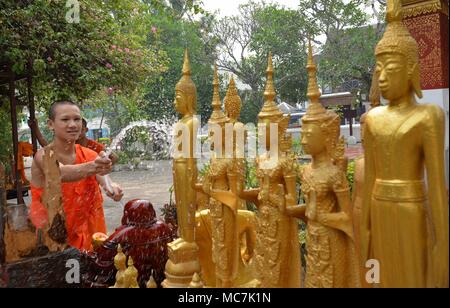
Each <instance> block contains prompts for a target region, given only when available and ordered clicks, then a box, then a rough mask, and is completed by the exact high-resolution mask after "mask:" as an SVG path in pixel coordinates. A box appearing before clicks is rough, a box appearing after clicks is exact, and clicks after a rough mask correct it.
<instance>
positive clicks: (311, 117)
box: [301, 41, 340, 156]
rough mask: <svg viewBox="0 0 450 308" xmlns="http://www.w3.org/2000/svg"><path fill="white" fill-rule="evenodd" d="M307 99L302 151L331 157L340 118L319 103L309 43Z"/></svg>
mask: <svg viewBox="0 0 450 308" xmlns="http://www.w3.org/2000/svg"><path fill="white" fill-rule="evenodd" d="M307 69H308V79H309V81H308V94H307V96H308V98H309V100H310V104H309V106H308V109H307V110H306V114H305V115H304V116H303V118H302V129H301V143H302V146H303V149H304V151H305V152H306V153H307V154H310V155H312V156H314V155H317V154H320V153H323V152H324V151H326V152H327V153H328V154H329V155H331V156H333V155H334V151H335V150H336V146H337V144H338V138H339V132H340V118H339V115H337V114H336V113H335V112H333V111H331V110H326V109H325V108H324V107H323V106H322V104H321V103H320V101H319V98H320V96H321V93H320V90H319V87H318V86H317V80H316V74H317V68H316V65H315V63H314V60H313V55H312V47H311V41H310V42H309V46H308V65H307Z"/></svg>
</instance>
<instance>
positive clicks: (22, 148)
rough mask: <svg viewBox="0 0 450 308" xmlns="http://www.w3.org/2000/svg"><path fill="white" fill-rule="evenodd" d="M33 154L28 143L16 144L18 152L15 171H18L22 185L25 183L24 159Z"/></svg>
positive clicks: (31, 146)
mask: <svg viewBox="0 0 450 308" xmlns="http://www.w3.org/2000/svg"><path fill="white" fill-rule="evenodd" d="M33 154H34V152H33V145H32V144H30V143H28V142H22V141H21V142H19V143H18V151H17V170H19V171H20V176H21V178H22V183H25V182H26V181H27V178H26V176H25V166H24V163H23V158H24V157H29V156H32V155H33Z"/></svg>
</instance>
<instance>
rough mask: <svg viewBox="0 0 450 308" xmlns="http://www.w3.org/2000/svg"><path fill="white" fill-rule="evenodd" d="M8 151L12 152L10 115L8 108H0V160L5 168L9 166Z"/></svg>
mask: <svg viewBox="0 0 450 308" xmlns="http://www.w3.org/2000/svg"><path fill="white" fill-rule="evenodd" d="M10 153H12V134H11V115H10V113H9V108H0V161H1V162H2V163H3V165H4V166H5V168H9V167H10V158H11V157H10ZM8 170H9V169H8Z"/></svg>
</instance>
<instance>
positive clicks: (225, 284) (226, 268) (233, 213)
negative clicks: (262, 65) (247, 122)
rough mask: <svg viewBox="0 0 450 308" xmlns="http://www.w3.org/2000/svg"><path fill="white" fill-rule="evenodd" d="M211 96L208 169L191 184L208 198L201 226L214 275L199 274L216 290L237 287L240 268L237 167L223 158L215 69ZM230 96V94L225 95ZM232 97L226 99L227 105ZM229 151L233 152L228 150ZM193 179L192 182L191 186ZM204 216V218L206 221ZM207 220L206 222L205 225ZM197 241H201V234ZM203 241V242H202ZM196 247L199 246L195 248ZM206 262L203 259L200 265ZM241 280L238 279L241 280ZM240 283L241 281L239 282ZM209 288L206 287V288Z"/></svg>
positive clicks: (222, 116) (224, 118)
mask: <svg viewBox="0 0 450 308" xmlns="http://www.w3.org/2000/svg"><path fill="white" fill-rule="evenodd" d="M213 85H214V95H213V102H212V105H213V112H212V115H211V118H210V119H209V121H208V125H209V127H210V139H211V140H212V141H213V143H212V144H213V145H212V150H213V152H212V158H211V160H210V167H209V170H208V172H207V173H206V174H205V176H204V178H203V183H197V184H194V187H195V188H196V189H197V190H198V191H199V192H202V193H205V194H206V195H208V196H210V199H209V210H207V212H206V213H205V212H203V213H202V214H203V215H202V222H201V225H202V226H204V225H209V226H210V230H211V232H212V234H211V239H212V247H211V250H212V262H213V263H214V269H213V270H214V274H212V273H211V271H212V269H210V266H209V265H208V264H206V265H205V266H203V271H205V269H206V270H207V273H206V274H207V276H208V277H211V276H212V275H214V276H215V280H216V281H215V283H214V284H213V285H212V286H215V287H218V288H231V287H237V286H238V284H237V283H236V282H237V278H238V275H239V274H241V273H239V268H240V266H239V265H240V263H241V262H240V261H241V260H240V257H241V256H240V240H239V232H238V230H239V227H238V221H239V220H238V198H237V192H236V190H237V177H238V174H239V173H242V172H239V171H238V168H239V166H238V165H237V164H235V162H236V160H234V159H233V154H232V155H231V157H229V158H226V157H225V156H226V154H225V150H226V148H225V125H226V124H227V123H229V122H230V120H229V118H228V117H227V116H225V114H224V113H223V111H222V109H221V102H220V97H219V79H218V74H217V67H215V70H214V82H213ZM229 92H230V91H229ZM230 99H232V97H228V101H229V100H230ZM230 150H231V151H233V149H232V148H231V149H230ZM195 182H196V179H193V183H195ZM205 215H207V216H208V217H206V216H205ZM207 218H209V219H208V220H209V221H205V220H206V219H207ZM200 238H202V239H204V236H203V234H202V235H200ZM204 240H205V239H204ZM199 246H203V245H202V244H199ZM208 261H210V260H209V258H207V257H206V258H204V259H203V260H201V263H204V262H208ZM241 278H242V277H241ZM240 280H241V279H240ZM208 286H210V285H208Z"/></svg>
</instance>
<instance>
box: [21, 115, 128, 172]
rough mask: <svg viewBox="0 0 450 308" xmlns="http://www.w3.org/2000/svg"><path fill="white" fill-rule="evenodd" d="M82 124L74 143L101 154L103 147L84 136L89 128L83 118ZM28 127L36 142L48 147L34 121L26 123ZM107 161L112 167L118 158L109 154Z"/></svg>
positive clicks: (113, 154)
mask: <svg viewBox="0 0 450 308" xmlns="http://www.w3.org/2000/svg"><path fill="white" fill-rule="evenodd" d="M81 122H82V128H81V132H80V137H78V140H77V141H76V143H77V144H79V145H81V146H82V147H85V148H88V149H90V150H92V151H94V152H96V153H98V154H100V152H103V151H104V150H105V146H104V145H103V144H101V143H99V142H97V141H95V140H92V139H89V138H88V137H87V136H86V134H87V132H88V131H89V128H88V127H87V121H86V120H85V119H84V118H83V119H81ZM28 126H29V127H30V129H31V130H32V131H33V132H34V133H35V136H36V138H37V140H38V141H39V144H40V145H41V146H42V147H45V146H47V145H48V141H47V140H46V139H45V137H44V136H43V135H42V133H41V131H40V130H39V125H38V123H37V121H36V120H34V121H31V120H29V121H28ZM109 159H111V161H112V163H113V165H114V164H115V163H116V162H117V161H119V157H118V156H117V154H115V153H111V154H110V155H109Z"/></svg>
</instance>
